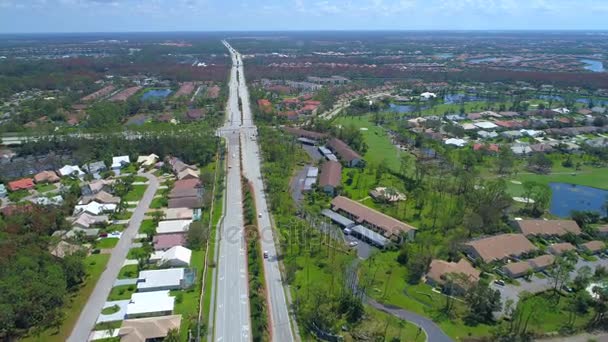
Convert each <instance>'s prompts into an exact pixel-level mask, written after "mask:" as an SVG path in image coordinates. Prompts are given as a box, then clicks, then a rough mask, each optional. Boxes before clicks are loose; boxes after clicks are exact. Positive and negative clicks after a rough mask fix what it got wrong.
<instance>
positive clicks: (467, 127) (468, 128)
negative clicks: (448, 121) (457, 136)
mask: <svg viewBox="0 0 608 342" xmlns="http://www.w3.org/2000/svg"><path fill="white" fill-rule="evenodd" d="M460 126H461V127H462V128H463V129H464V130H465V131H471V130H474V129H477V128H478V127H477V126H475V125H474V124H472V123H470V122H465V123H463V124H460Z"/></svg>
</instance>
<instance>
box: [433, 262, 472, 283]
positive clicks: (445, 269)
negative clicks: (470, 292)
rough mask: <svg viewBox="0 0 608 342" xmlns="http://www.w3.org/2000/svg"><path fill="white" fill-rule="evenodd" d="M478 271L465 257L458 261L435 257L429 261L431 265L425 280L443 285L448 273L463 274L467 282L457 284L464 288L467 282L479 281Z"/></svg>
mask: <svg viewBox="0 0 608 342" xmlns="http://www.w3.org/2000/svg"><path fill="white" fill-rule="evenodd" d="M480 273H481V272H480V271H479V270H477V269H475V268H474V267H473V266H471V264H470V263H469V262H468V261H466V260H465V259H460V261H458V262H448V261H444V260H438V259H435V260H433V261H431V266H430V268H429V271H428V273H427V274H426V279H427V282H430V283H432V284H437V285H443V284H444V283H445V281H446V280H447V276H448V274H463V275H464V276H465V277H466V278H467V279H468V284H458V285H459V286H460V287H463V288H466V287H468V285H469V284H474V283H476V282H478V281H479V275H480Z"/></svg>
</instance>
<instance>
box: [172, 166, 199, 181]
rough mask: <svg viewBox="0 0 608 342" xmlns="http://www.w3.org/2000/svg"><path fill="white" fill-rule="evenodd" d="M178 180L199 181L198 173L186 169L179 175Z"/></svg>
mask: <svg viewBox="0 0 608 342" xmlns="http://www.w3.org/2000/svg"><path fill="white" fill-rule="evenodd" d="M177 179H179V180H183V179H198V173H197V172H196V171H195V170H192V169H190V168H186V169H184V170H182V171H180V172H179V173H178V174H177Z"/></svg>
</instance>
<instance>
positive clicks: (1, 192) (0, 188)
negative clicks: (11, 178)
mask: <svg viewBox="0 0 608 342" xmlns="http://www.w3.org/2000/svg"><path fill="white" fill-rule="evenodd" d="M6 196H8V191H6V187H5V186H4V184H0V198H4V197H6Z"/></svg>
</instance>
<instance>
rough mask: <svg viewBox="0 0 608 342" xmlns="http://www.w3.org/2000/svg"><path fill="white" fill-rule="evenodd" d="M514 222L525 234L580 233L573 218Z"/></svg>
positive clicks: (557, 234)
mask: <svg viewBox="0 0 608 342" xmlns="http://www.w3.org/2000/svg"><path fill="white" fill-rule="evenodd" d="M515 223H516V225H517V226H518V228H519V231H520V232H521V233H522V234H524V235H525V236H563V235H566V234H568V233H572V234H574V235H579V234H580V233H581V228H580V227H579V226H578V224H577V223H576V222H575V221H573V220H521V221H515Z"/></svg>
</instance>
